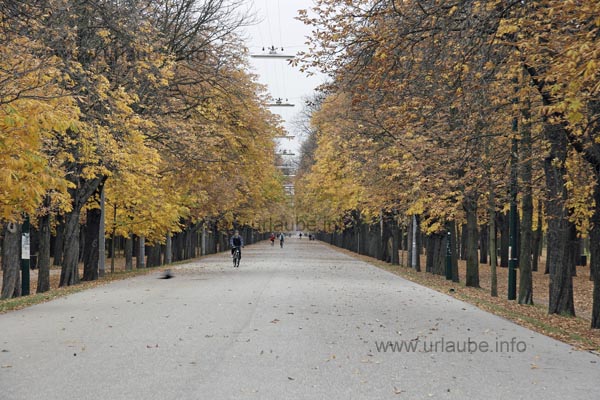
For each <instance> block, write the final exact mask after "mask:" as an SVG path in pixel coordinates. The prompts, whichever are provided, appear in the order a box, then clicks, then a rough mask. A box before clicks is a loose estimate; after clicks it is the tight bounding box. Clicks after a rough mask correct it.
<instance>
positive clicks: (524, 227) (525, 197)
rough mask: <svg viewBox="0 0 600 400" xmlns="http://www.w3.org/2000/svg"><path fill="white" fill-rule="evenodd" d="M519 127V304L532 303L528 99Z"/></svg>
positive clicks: (531, 200)
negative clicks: (520, 127) (520, 196)
mask: <svg viewBox="0 0 600 400" xmlns="http://www.w3.org/2000/svg"><path fill="white" fill-rule="evenodd" d="M522 113H523V120H524V122H523V124H522V129H521V153H520V156H521V168H520V172H521V182H522V184H521V185H522V189H521V192H522V199H521V235H520V236H521V238H520V239H521V240H520V246H519V298H518V302H519V304H533V277H532V274H531V269H532V266H531V245H532V238H531V236H532V227H533V197H532V170H533V164H532V157H533V153H532V143H531V123H530V122H529V121H530V119H531V115H530V114H531V113H530V110H529V101H527V100H525V101H524V102H523V111H522Z"/></svg>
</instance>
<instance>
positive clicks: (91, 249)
mask: <svg viewBox="0 0 600 400" xmlns="http://www.w3.org/2000/svg"><path fill="white" fill-rule="evenodd" d="M86 217H87V218H86V223H85V239H86V240H85V241H86V246H85V247H84V249H83V278H82V280H83V281H95V280H97V279H98V259H99V255H100V252H99V240H100V219H101V217H102V215H101V211H100V209H99V208H92V209H88V210H87V213H86Z"/></svg>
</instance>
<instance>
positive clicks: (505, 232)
mask: <svg viewBox="0 0 600 400" xmlns="http://www.w3.org/2000/svg"><path fill="white" fill-rule="evenodd" d="M498 222H499V223H500V267H501V268H508V247H509V238H510V229H509V228H510V227H509V224H508V212H505V213H503V214H498Z"/></svg>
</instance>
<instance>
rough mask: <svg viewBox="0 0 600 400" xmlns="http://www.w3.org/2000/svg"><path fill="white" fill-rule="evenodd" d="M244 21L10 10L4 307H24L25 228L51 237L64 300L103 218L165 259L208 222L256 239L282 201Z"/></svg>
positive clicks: (186, 6) (206, 9)
mask: <svg viewBox="0 0 600 400" xmlns="http://www.w3.org/2000/svg"><path fill="white" fill-rule="evenodd" d="M241 6H242V2H241V1H239V0H204V1H197V0H156V1H147V0H30V1H26V2H23V1H14V0H4V1H1V2H0V188H1V190H0V221H1V222H2V226H3V230H2V233H3V243H2V244H3V246H2V249H3V252H2V265H3V284H2V298H8V297H13V296H18V295H20V290H21V289H20V284H19V273H18V268H19V265H20V249H21V247H20V243H21V223H22V222H23V221H24V218H25V216H29V218H30V220H31V221H32V223H33V224H34V225H35V226H36V227H37V230H38V231H39V232H40V247H39V261H38V265H39V268H40V277H42V278H41V279H40V282H38V291H43V290H47V289H48V274H47V270H48V268H49V265H50V237H51V235H56V236H59V237H60V244H59V246H60V249H59V250H62V252H61V253H62V254H61V257H60V263H61V277H60V285H61V286H64V285H72V284H75V283H77V282H78V281H79V279H80V277H79V272H78V271H79V269H78V262H79V260H80V255H79V242H80V237H79V236H80V231H81V224H84V225H85V229H84V231H85V232H87V231H90V232H92V233H91V234H90V237H89V238H88V239H90V238H91V239H90V240H86V243H88V244H91V243H92V242H93V240H92V239H93V237H92V236H93V232H98V229H99V226H100V225H101V222H102V217H104V222H105V225H106V232H107V235H109V236H112V237H113V238H114V237H116V236H123V237H126V238H129V237H132V235H135V236H136V237H140V238H144V239H145V241H146V243H160V242H164V241H165V240H166V239H167V238H169V237H170V236H171V235H173V234H175V233H177V232H179V231H181V230H182V229H185V227H186V226H198V224H199V223H201V222H203V221H210V222H211V223H212V224H213V225H214V224H215V223H220V224H221V226H222V227H226V226H231V224H233V223H235V224H248V225H249V224H251V223H252V221H253V220H255V219H257V218H259V217H260V216H261V213H265V214H267V213H268V207H269V205H270V204H273V203H274V202H277V201H279V200H281V199H282V198H283V192H282V189H281V177H280V174H279V173H278V171H277V169H276V168H275V166H274V165H275V160H274V141H273V138H274V137H276V136H279V135H281V128H280V123H279V121H278V119H277V118H276V117H275V116H274V115H273V114H271V113H270V112H269V111H268V108H267V106H266V96H265V90H264V88H263V87H261V86H259V85H258V84H257V83H256V79H255V77H254V76H253V75H252V74H251V73H250V72H248V71H249V68H248V63H247V54H246V53H247V52H246V50H245V47H244V46H243V42H242V38H241V37H240V36H239V32H240V30H239V28H240V27H242V26H243V25H244V24H246V23H249V22H250V18H251V16H249V15H248V12H247V10H244V9H243V8H242V7H241ZM101 201H104V204H105V207H104V208H105V210H106V212H105V215H104V216H102V215H101V209H100V203H101ZM211 226H212V225H211ZM86 236H87V235H86ZM95 251H97V247H96V249H95ZM91 268H92V270H91V272H92V273H91V274H90V275H87V274H84V275H85V276H86V279H95V278H96V277H97V263H96V265H92V266H91Z"/></svg>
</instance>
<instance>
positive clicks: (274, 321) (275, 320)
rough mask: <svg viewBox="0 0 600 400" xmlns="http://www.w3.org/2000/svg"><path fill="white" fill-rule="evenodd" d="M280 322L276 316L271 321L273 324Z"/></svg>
mask: <svg viewBox="0 0 600 400" xmlns="http://www.w3.org/2000/svg"><path fill="white" fill-rule="evenodd" d="M278 322H280V321H279V320H278V319H277V318H275V319H274V320H273V321H271V323H272V324H276V323H278Z"/></svg>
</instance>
